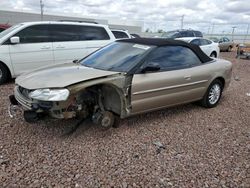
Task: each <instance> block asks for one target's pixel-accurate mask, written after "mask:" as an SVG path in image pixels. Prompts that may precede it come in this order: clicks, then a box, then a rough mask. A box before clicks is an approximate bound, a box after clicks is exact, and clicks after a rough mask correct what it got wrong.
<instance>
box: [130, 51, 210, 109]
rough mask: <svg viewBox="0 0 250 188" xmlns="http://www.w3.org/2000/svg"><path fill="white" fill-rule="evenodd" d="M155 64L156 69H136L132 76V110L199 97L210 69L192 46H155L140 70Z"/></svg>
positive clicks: (160, 106) (177, 102) (205, 85)
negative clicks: (137, 70)
mask: <svg viewBox="0 0 250 188" xmlns="http://www.w3.org/2000/svg"><path fill="white" fill-rule="evenodd" d="M151 64H152V65H154V66H155V65H158V66H159V67H160V70H159V71H156V72H145V73H144V72H140V71H139V72H138V73H137V74H134V77H133V80H132V90H131V93H132V96H131V103H132V114H137V113H142V112H146V111H151V110H155V109H159V108H163V107H167V106H172V105H177V104H182V103H187V102H190V101H195V100H199V99H201V98H202V97H203V95H204V93H205V91H206V87H207V83H208V80H209V79H210V74H211V73H210V72H209V71H207V69H206V68H205V69H204V65H202V63H201V62H200V60H199V58H198V57H197V56H196V54H194V52H193V51H192V50H190V49H189V48H186V47H181V46H165V47H158V48H157V49H155V50H154V51H153V52H152V53H151V54H149V56H148V58H147V60H146V61H145V62H144V64H143V66H142V67H141V68H140V70H143V69H144V68H145V67H147V66H149V67H150V66H151Z"/></svg>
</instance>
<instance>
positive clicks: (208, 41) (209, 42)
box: [203, 39, 212, 45]
mask: <svg viewBox="0 0 250 188" xmlns="http://www.w3.org/2000/svg"><path fill="white" fill-rule="evenodd" d="M203 40H204V41H206V43H207V45H209V44H212V41H210V40H207V39H203Z"/></svg>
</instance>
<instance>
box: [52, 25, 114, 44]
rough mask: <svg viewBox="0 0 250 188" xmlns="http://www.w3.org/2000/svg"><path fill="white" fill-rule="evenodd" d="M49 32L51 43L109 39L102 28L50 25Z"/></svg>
mask: <svg viewBox="0 0 250 188" xmlns="http://www.w3.org/2000/svg"><path fill="white" fill-rule="evenodd" d="M50 32H51V37H52V40H53V42H63V41H86V40H108V39H110V38H109V35H108V33H107V32H106V30H105V29H104V28H102V27H94V26H81V25H62V24H60V25H51V26H50Z"/></svg>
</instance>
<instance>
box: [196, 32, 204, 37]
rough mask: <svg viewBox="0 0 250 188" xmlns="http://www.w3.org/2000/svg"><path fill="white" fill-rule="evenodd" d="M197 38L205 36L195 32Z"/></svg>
mask: <svg viewBox="0 0 250 188" xmlns="http://www.w3.org/2000/svg"><path fill="white" fill-rule="evenodd" d="M194 34H195V36H196V37H203V34H202V33H201V32H200V31H194Z"/></svg>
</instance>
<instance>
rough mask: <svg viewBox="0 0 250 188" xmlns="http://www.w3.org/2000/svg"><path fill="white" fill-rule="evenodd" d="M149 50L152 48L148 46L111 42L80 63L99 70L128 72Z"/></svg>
mask: <svg viewBox="0 0 250 188" xmlns="http://www.w3.org/2000/svg"><path fill="white" fill-rule="evenodd" d="M151 48H152V46H148V45H141V44H135V43H127V42H113V43H112V44H110V45H108V46H106V47H104V48H102V49H100V50H98V51H97V52H95V53H93V54H92V55H90V56H88V57H87V58H85V59H83V60H82V61H81V62H80V63H81V64H82V65H84V66H87V67H93V68H96V69H101V70H107V71H116V72H128V71H129V70H131V69H132V68H133V67H134V66H135V65H136V63H137V62H138V61H140V59H141V57H142V55H143V54H144V53H145V52H146V51H148V50H149V49H151Z"/></svg>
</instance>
